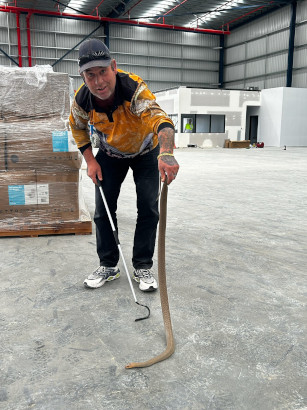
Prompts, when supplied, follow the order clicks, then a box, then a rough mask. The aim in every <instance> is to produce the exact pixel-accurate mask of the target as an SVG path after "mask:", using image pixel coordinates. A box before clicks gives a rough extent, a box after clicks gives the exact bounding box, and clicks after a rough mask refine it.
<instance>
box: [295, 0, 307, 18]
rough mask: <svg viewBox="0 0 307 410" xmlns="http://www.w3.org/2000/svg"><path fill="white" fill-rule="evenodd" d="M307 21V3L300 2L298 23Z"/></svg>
mask: <svg viewBox="0 0 307 410" xmlns="http://www.w3.org/2000/svg"><path fill="white" fill-rule="evenodd" d="M302 21H307V1H306V0H304V1H299V2H298V3H297V9H296V22H297V23H301V22H302Z"/></svg>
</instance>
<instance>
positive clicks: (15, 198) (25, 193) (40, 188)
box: [8, 184, 49, 205]
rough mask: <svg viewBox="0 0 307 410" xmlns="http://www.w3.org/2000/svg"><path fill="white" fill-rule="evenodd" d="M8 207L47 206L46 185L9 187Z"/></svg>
mask: <svg viewBox="0 0 307 410" xmlns="http://www.w3.org/2000/svg"><path fill="white" fill-rule="evenodd" d="M8 194H9V204H10V205H41V204H49V186H48V184H37V185H35V184H29V185H9V186H8Z"/></svg>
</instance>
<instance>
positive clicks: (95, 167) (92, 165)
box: [83, 147, 102, 185]
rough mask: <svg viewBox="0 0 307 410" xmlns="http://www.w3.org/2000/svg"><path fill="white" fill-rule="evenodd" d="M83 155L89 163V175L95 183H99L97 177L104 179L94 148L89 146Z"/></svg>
mask: <svg viewBox="0 0 307 410" xmlns="http://www.w3.org/2000/svg"><path fill="white" fill-rule="evenodd" d="M83 156H84V158H85V161H86V163H87V175H88V176H89V177H90V178H91V180H92V181H93V182H94V184H96V185H98V183H97V178H98V179H99V180H100V181H102V172H101V167H100V165H99V164H98V162H97V161H96V158H95V157H94V155H93V152H92V148H91V147H89V148H87V149H86V150H85V151H84V152H83Z"/></svg>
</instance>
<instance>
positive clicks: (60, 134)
mask: <svg viewBox="0 0 307 410" xmlns="http://www.w3.org/2000/svg"><path fill="white" fill-rule="evenodd" d="M52 149H53V152H71V151H78V148H77V144H76V142H75V140H74V139H73V136H72V133H71V131H52Z"/></svg>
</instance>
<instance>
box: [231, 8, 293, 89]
mask: <svg viewBox="0 0 307 410" xmlns="http://www.w3.org/2000/svg"><path fill="white" fill-rule="evenodd" d="M290 12H291V9H290V7H289V6H288V7H283V8H282V9H280V10H278V11H276V12H273V13H269V14H267V15H266V16H264V17H262V18H259V19H257V20H255V21H253V22H251V23H250V24H248V25H246V26H242V27H240V28H238V29H236V30H233V31H232V32H231V35H230V36H228V37H227V38H226V42H225V46H226V47H225V71H224V80H225V87H226V88H234V89H242V88H244V89H246V88H248V87H259V89H263V88H271V87H284V86H285V85H286V77H287V59H288V43H289V23H290Z"/></svg>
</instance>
